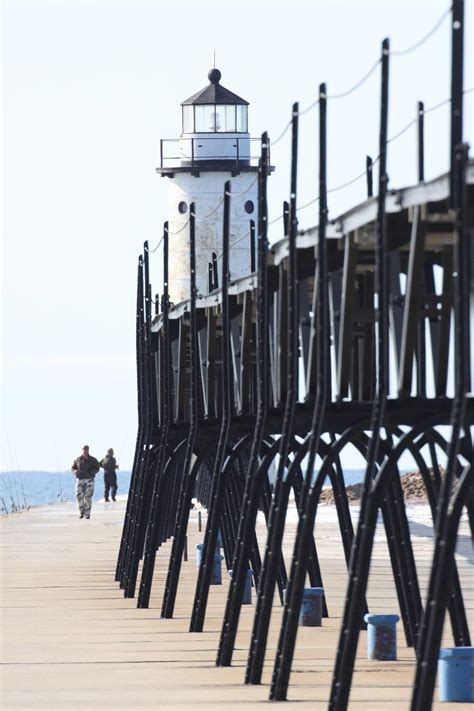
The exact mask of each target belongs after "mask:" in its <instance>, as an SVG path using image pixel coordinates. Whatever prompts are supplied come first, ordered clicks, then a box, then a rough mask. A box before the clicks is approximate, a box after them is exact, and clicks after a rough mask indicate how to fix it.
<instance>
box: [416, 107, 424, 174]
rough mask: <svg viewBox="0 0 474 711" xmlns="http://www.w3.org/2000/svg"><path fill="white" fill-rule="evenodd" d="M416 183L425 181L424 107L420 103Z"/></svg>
mask: <svg viewBox="0 0 474 711" xmlns="http://www.w3.org/2000/svg"><path fill="white" fill-rule="evenodd" d="M417 117H418V122H417V126H418V182H419V183H422V182H423V181H424V179H425V106H424V104H423V102H422V101H419V102H418V109H417Z"/></svg>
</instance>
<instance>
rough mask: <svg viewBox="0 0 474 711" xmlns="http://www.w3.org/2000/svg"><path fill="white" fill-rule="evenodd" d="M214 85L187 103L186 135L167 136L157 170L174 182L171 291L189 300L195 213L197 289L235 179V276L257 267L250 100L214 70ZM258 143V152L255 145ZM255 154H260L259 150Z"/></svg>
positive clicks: (205, 284) (218, 241)
mask: <svg viewBox="0 0 474 711" xmlns="http://www.w3.org/2000/svg"><path fill="white" fill-rule="evenodd" d="M208 79H209V84H208V85H207V86H206V87H205V88H204V89H201V91H198V92H197V93H196V94H194V95H193V96H191V97H190V98H189V99H186V101H183V102H182V104H181V122H182V123H181V134H180V137H179V138H177V139H162V140H161V142H160V166H159V167H158V168H157V172H158V173H159V174H160V175H162V176H164V177H167V178H168V180H169V192H168V225H169V294H170V300H171V301H172V302H173V303H174V304H177V303H179V302H181V301H184V300H186V299H188V298H189V217H190V207H191V204H194V210H195V211H194V214H195V218H196V222H195V226H196V287H197V292H198V295H201V296H204V295H206V294H207V293H208V292H209V278H208V273H209V264H211V263H212V262H213V260H214V261H216V260H217V264H218V271H219V272H220V262H219V259H220V258H221V255H222V233H223V197H224V184H225V182H226V181H227V180H231V186H232V187H231V194H232V200H231V214H230V250H229V258H230V259H229V265H230V276H231V279H233V280H234V279H238V278H239V277H243V276H246V275H248V274H249V273H250V272H251V253H250V252H251V250H250V228H251V221H252V220H253V221H254V223H256V222H257V219H258V205H257V191H258V186H257V172H258V165H257V160H256V156H258V154H259V146H258V145H256V143H255V141H257V142H258V139H251V138H250V134H249V131H248V106H249V104H248V102H247V101H245V99H242V98H240V96H237V94H234V93H233V92H232V91H229V90H228V89H226V88H225V87H224V86H222V84H221V83H220V80H221V72H220V71H219V70H218V69H216V68H214V69H211V70H210V72H209V73H208ZM252 146H253V150H252ZM252 154H253V155H252Z"/></svg>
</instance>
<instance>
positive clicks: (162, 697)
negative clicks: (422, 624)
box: [0, 501, 474, 711]
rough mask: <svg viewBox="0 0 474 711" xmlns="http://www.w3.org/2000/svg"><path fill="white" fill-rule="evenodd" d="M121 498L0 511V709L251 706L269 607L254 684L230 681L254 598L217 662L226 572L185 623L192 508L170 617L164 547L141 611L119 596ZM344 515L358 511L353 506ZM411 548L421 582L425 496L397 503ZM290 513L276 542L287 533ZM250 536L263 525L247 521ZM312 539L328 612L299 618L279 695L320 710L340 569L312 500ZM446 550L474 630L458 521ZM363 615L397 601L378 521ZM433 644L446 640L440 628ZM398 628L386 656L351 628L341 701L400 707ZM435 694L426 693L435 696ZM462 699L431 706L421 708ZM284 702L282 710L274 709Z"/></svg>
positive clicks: (328, 529) (257, 696) (340, 592)
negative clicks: (227, 661) (201, 610)
mask: <svg viewBox="0 0 474 711" xmlns="http://www.w3.org/2000/svg"><path fill="white" fill-rule="evenodd" d="M124 509H125V504H124V502H123V501H120V502H117V503H116V504H105V503H96V504H94V508H93V515H92V518H91V520H90V521H85V520H82V521H81V520H79V518H78V516H77V512H76V506H75V504H55V505H51V506H45V507H40V508H34V509H31V510H30V511H28V512H24V513H19V514H15V515H10V516H8V517H3V518H2V519H1V521H0V526H1V606H2V619H1V627H2V664H3V666H2V672H1V673H2V677H1V691H0V707H1V708H2V710H5V711H7V710H9V709H23V710H25V711H26V710H29V709H60V710H61V711H72V710H75V709H82V710H83V709H87V710H88V711H89V710H93V709H109V708H116V709H129V710H130V711H134V710H135V709H151V708H156V709H168V708H169V709H173V708H181V709H194V708H209V707H212V708H215V709H221V708H224V707H225V706H229V707H234V708H245V709H248V710H249V711H250V710H251V709H252V710H253V709H261V708H262V705H263V706H265V704H266V703H270V702H267V699H268V681H269V678H270V675H271V670H272V667H273V660H274V650H275V646H276V640H277V635H278V630H279V622H280V617H281V608H280V607H279V605H277V604H276V600H275V607H274V612H273V616H272V624H271V630H270V636H269V645H268V653H267V658H266V665H265V673H264V680H263V681H264V683H263V684H262V685H261V686H257V687H255V686H253V687H252V686H245V685H244V683H243V678H244V670H245V663H246V658H247V652H248V645H249V638H250V629H251V626H252V621H253V610H254V606H253V605H252V606H245V607H244V608H243V612H242V615H241V622H240V626H239V634H238V638H237V645H236V646H237V649H236V652H235V654H234V662H233V666H232V667H230V668H224V669H223V668H219V669H218V668H216V667H215V665H214V661H215V656H216V649H217V643H218V639H219V633H220V628H221V622H222V616H223V611H224V606H225V599H226V591H227V586H228V581H227V578H226V576H225V574H224V575H223V585H222V586H212V587H211V592H210V596H209V604H208V611H207V616H206V624H205V628H204V632H203V633H200V634H190V633H189V632H188V625H189V616H190V612H191V606H192V600H193V596H194V589H195V581H196V566H195V558H194V548H195V545H196V544H197V543H199V542H202V537H203V533H199V532H198V523H197V514H196V513H195V512H193V513H192V515H191V521H190V530H189V552H190V555H189V561H188V562H187V563H183V567H182V577H181V583H180V587H179V592H178V598H177V605H176V612H175V619H173V620H161V619H160V607H161V597H162V591H163V584H164V578H165V576H166V570H167V561H168V557H169V552H170V544H169V543H168V544H166V545H164V546H163V547H162V548H161V550H160V551H159V554H158V558H157V565H156V569H155V579H154V585H153V591H152V597H151V603H150V608H149V609H148V610H138V609H136V606H135V605H136V602H135V601H134V600H125V599H124V598H123V596H122V594H121V591H120V590H119V589H118V586H117V584H116V583H115V582H114V572H115V563H116V556H117V550H118V545H119V541H120V534H121V529H122V521H123V514H124ZM353 512H354V516H356V515H357V508H356V507H354V508H353ZM409 515H410V519H411V520H412V521H413V524H412V529H413V532H414V534H415V538H414V549H415V555H416V560H417V565H418V569H419V574H420V583H421V585H422V586H423V587H424V586H425V584H426V579H427V575H428V572H429V566H430V561H431V552H432V538H431V524H430V516H429V512H428V509H427V507H426V506H422V505H415V506H411V507H410V508H409ZM294 519H295V517H294V516H289V519H288V524H287V530H286V532H285V541H284V548H285V552H286V554H287V556H288V558H289V557H290V555H291V550H292V545H293V539H294V530H295V525H294ZM259 537H260V540H261V541H262V543H263V541H264V537H265V532H264V528H263V526H262V524H261V523H259ZM317 546H318V554H319V557H320V562H321V568H322V574H323V580H324V586H325V589H326V591H327V598H328V607H329V613H330V618H329V619H325V620H323V627H321V628H302V627H300V629H299V634H298V640H297V649H296V654H295V660H294V664H293V672H292V676H291V686H290V692H289V703H287V704H285V705H284V708H285V709H287V708H289V707H291V708H295V709H310V708H311V709H316V710H319V709H325V708H326V707H327V698H328V692H329V684H330V679H331V673H332V667H333V662H334V655H335V648H336V645H337V639H338V635H339V624H340V615H341V610H342V604H343V599H344V594H345V588H346V572H345V564H344V558H343V552H342V545H341V543H340V538H339V534H338V529H337V524H336V517H335V510H334V508H333V507H332V506H322V507H320V510H319V511H318V522H317ZM457 561H458V566H459V571H460V577H461V582H462V585H463V590H464V593H465V599H466V606H467V609H468V615H469V620H470V624H471V630H474V624H473V622H474V574H473V571H474V568H473V563H474V561H473V557H472V550H471V546H470V542H469V539H468V530H467V526H466V522H465V521H463V523H462V527H461V537H460V542H459V546H458V555H457ZM368 600H369V607H370V610H371V612H398V606H397V602H396V594H395V589H394V584H393V578H392V575H391V572H390V566H389V562H388V551H387V545H386V541H385V537H384V535H383V527H382V526H379V527H378V529H377V538H376V544H375V549H374V559H373V563H372V568H371V576H370V581H369V594H368ZM444 645H445V646H452V639H451V634H450V630H449V625H446V626H445V640H444ZM413 659H414V655H413V650H412V649H409V648H407V647H406V646H405V643H404V639H403V633H402V629H401V626H400V624H399V625H398V660H397V661H396V662H384V663H382V662H373V661H368V660H367V659H366V633H362V634H361V637H360V644H359V649H358V659H357V664H356V671H355V674H354V679H353V686H352V692H351V700H350V705H349V708H350V709H361V710H362V709H376V710H378V711H380V710H381V709H384V711H385V710H387V711H395V709H408V708H409V700H410V697H411V684H412V679H413V671H414V663H413ZM435 699H437V693H436V694H435ZM464 707H465V708H466V709H467V708H472V706H471V705H468V704H446V703H443V704H440V703H439V702H438V701H437V700H435V703H434V705H433V708H439V709H443V710H445V711H446V710H448V709H450V708H453V709H454V708H455V709H461V708H464ZM282 708H283V707H282Z"/></svg>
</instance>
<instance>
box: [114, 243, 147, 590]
mask: <svg viewBox="0 0 474 711" xmlns="http://www.w3.org/2000/svg"><path fill="white" fill-rule="evenodd" d="M135 328H136V331H135V341H136V343H135V347H136V365H137V405H138V413H137V414H138V428H137V438H136V442H135V454H134V458H133V467H132V476H131V480H130V490H129V494H128V498H127V508H126V512H125V520H124V525H123V531H122V538H121V541H120V550H119V555H118V559H117V568H116V571H115V580H116V581H120V582H121V583H122V581H123V575H124V566H125V560H126V557H127V551H128V546H129V536H130V530H131V523H132V517H133V511H134V509H135V505H136V500H137V496H138V489H139V486H140V456H141V451H142V449H143V436H144V417H145V416H144V411H143V408H144V393H143V358H142V332H143V259H142V257H141V256H140V257H139V260H138V273H137V303H136V318H135ZM121 587H123V584H122V585H121Z"/></svg>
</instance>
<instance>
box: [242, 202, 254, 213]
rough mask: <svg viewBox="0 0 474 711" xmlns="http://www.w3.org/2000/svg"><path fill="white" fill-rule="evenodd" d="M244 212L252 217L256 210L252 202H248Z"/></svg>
mask: <svg viewBox="0 0 474 711" xmlns="http://www.w3.org/2000/svg"><path fill="white" fill-rule="evenodd" d="M244 210H245V212H246V213H247V215H251V214H252V212H253V211H254V210H255V205H254V204H253V202H252V201H251V200H247V202H246V203H245V205H244Z"/></svg>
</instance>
